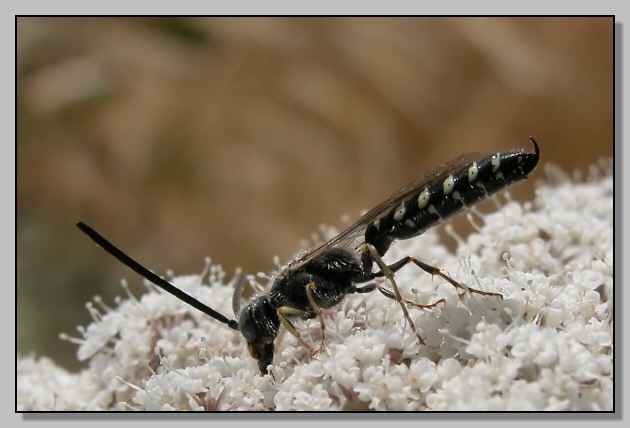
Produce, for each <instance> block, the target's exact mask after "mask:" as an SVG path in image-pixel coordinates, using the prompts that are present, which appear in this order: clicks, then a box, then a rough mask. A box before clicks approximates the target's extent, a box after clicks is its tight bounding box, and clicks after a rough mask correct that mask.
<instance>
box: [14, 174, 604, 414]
mask: <svg viewBox="0 0 630 428" xmlns="http://www.w3.org/2000/svg"><path fill="white" fill-rule="evenodd" d="M612 214H613V213H612V177H610V176H607V177H602V178H600V179H599V180H596V181H593V182H588V183H560V184H556V185H546V186H542V187H539V189H538V191H537V199H536V201H535V202H534V203H533V204H529V205H526V206H523V205H519V204H517V203H513V202H510V203H507V204H506V205H504V206H503V207H502V208H501V209H500V210H497V211H496V212H493V213H491V214H488V215H486V216H485V224H484V225H483V226H478V230H477V232H475V233H473V234H472V235H470V236H469V237H468V238H467V239H466V240H463V239H462V238H460V237H458V236H457V235H456V234H455V232H453V231H449V233H451V234H452V235H453V236H455V237H456V238H457V240H458V241H460V245H459V247H458V252H457V254H459V255H453V254H451V253H450V252H449V251H448V250H447V249H446V248H445V247H444V246H443V245H441V244H440V242H439V240H438V234H437V233H436V232H435V231H434V230H433V231H429V232H426V233H425V234H423V235H422V236H420V237H417V238H414V239H411V240H407V241H401V242H397V243H396V245H394V246H392V248H391V249H390V251H388V253H387V254H386V257H385V260H386V261H387V262H388V263H392V262H395V261H397V260H400V259H401V258H403V257H406V256H408V255H413V256H414V257H417V258H419V259H421V260H423V261H425V262H426V263H429V264H432V265H435V266H439V267H440V268H442V269H443V271H444V272H445V273H447V274H448V275H449V276H451V277H452V278H454V279H456V280H457V281H459V282H461V283H462V284H464V287H474V288H477V289H482V290H485V291H488V292H495V293H500V294H501V295H502V296H503V297H504V298H503V299H500V298H499V297H496V296H480V295H478V294H474V295H470V294H468V293H462V291H463V290H457V289H455V288H454V287H453V286H452V285H450V284H448V283H447V282H446V281H444V280H443V279H442V278H440V277H437V276H435V277H431V275H429V274H427V273H425V272H424V271H422V270H420V269H418V268H417V267H416V266H414V265H411V264H410V265H408V266H405V267H404V268H402V269H400V270H399V271H398V272H397V273H396V275H395V280H396V283H397V284H398V287H399V288H400V291H401V294H402V295H403V297H404V298H405V299H407V300H410V301H414V302H416V303H418V304H425V305H426V304H431V303H434V302H437V301H438V300H440V299H444V301H443V303H441V304H439V305H437V306H436V307H435V308H432V309H430V310H419V309H414V308H409V314H410V318H411V320H412V321H413V323H414V325H415V326H416V328H417V330H418V333H419V334H420V336H421V337H422V342H424V343H420V341H419V340H418V338H417V336H416V333H415V332H414V331H412V329H411V326H410V325H409V323H408V321H407V320H406V319H405V318H404V317H403V314H402V310H401V307H400V305H399V304H398V303H397V302H395V301H393V300H392V299H388V298H387V297H385V296H383V295H382V294H381V293H379V292H378V291H375V292H372V293H369V294H355V295H350V296H348V297H347V298H346V299H345V301H344V302H343V303H342V304H340V305H339V306H338V307H337V308H334V309H331V310H326V311H324V321H325V326H326V329H325V334H324V349H323V350H322V351H321V352H319V353H318V355H316V356H313V357H311V356H309V351H308V350H307V349H306V348H305V347H304V346H303V345H301V344H300V343H299V342H298V340H297V339H296V337H294V336H293V335H292V334H290V333H289V332H287V331H286V330H284V329H283V330H281V334H280V336H279V337H278V338H277V339H276V342H275V345H276V349H275V357H274V364H273V366H272V367H271V372H270V373H265V374H263V375H261V374H260V372H259V370H258V366H257V362H256V361H255V360H254V359H252V357H251V356H250V355H249V352H248V350H247V346H246V343H245V340H244V339H243V337H242V336H241V335H240V333H239V332H238V331H234V330H232V329H230V328H229V327H227V326H226V325H224V324H222V323H220V322H218V321H216V320H214V319H212V318H210V317H208V316H206V315H204V314H202V313H200V312H199V311H197V310H195V309H194V308H191V307H189V306H188V305H186V304H184V303H183V302H181V301H179V300H178V299H176V298H174V297H173V296H171V295H169V294H167V293H165V292H163V291H160V290H158V289H156V287H154V286H148V292H147V293H146V294H145V295H143V296H141V297H140V298H135V297H133V296H129V298H128V299H125V300H121V301H120V302H119V304H118V305H117V307H115V308H108V307H106V306H105V305H103V304H102V302H100V300H98V299H95V302H94V303H90V304H89V305H88V310H89V311H90V313H91V315H92V318H93V322H92V323H91V324H90V325H89V326H87V327H86V328H85V329H80V335H81V337H78V338H69V337H67V336H65V337H66V338H67V339H68V340H70V341H72V342H74V343H76V344H78V352H77V355H78V358H79V359H80V360H85V361H87V362H88V367H87V368H86V369H84V370H82V371H80V372H78V373H68V372H67V371H66V370H64V369H62V368H60V367H57V366H56V365H55V364H54V363H53V362H52V361H50V360H49V359H47V358H39V359H35V358H34V357H21V356H19V358H18V365H17V397H16V401H17V408H18V410H367V409H373V410H442V411H449V410H581V411H588V410H611V409H612V407H613V399H612V397H613V395H614V394H613V386H614V384H613V376H614V374H613V362H612V355H613V349H612V343H613V342H612V337H613V324H612V310H613V306H614V302H613V300H612V299H613V295H614V294H613V289H614V281H613V271H614V269H613V263H614V253H613V251H614V250H613V238H614V234H613V228H612V218H613V215H612ZM331 233H332V232H330V230H324V235H326V236H329V235H330V234H331ZM208 271H209V274H208V275H190V276H182V277H175V278H173V279H171V281H172V282H173V283H174V285H176V286H177V287H179V288H181V289H183V290H185V291H186V292H187V293H189V294H191V295H193V296H195V297H196V298H197V299H199V300H200V301H202V302H208V303H211V306H212V307H213V309H215V310H217V311H218V312H220V313H223V314H225V315H228V314H230V313H231V312H232V305H231V299H232V294H233V288H234V282H233V281H227V284H226V275H225V273H224V272H223V271H222V270H221V268H220V267H218V266H211V267H210V268H209V269H208ZM377 281H378V280H377ZM379 285H383V286H385V287H388V288H391V286H390V284H387V283H385V282H384V281H381V282H379ZM460 293H461V294H462V295H461V296H460V295H459V294H460ZM296 328H297V329H298V331H299V332H300V334H301V336H302V338H303V339H304V340H305V341H306V342H307V343H309V344H310V345H311V348H312V349H314V350H317V349H319V346H320V342H321V339H322V331H321V328H320V320H319V319H318V318H315V319H313V320H310V321H308V322H297V323H296Z"/></svg>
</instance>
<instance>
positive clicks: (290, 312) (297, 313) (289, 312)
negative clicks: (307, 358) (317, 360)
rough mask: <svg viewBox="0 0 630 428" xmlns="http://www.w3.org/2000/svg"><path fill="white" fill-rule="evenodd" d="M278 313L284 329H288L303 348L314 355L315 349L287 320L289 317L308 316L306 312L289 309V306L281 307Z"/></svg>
mask: <svg viewBox="0 0 630 428" xmlns="http://www.w3.org/2000/svg"><path fill="white" fill-rule="evenodd" d="M277 312H278V317H279V318H280V322H281V323H282V325H283V326H284V328H286V329H287V331H288V332H289V333H291V334H292V335H293V336H295V338H296V339H297V340H298V342H300V344H301V345H302V346H304V347H305V348H306V349H308V352H309V354H310V355H314V352H313V348H311V346H310V345H309V344H308V343H306V342H305V341H304V339H302V336H301V335H300V332H299V331H297V329H296V328H295V327H294V326H293V324H291V322H290V321H289V320H288V318H287V316H290V315H295V316H299V317H301V316H303V315H306V312H304V311H301V310H299V309H296V308H292V307H289V306H281V307H279V308H278V310H277Z"/></svg>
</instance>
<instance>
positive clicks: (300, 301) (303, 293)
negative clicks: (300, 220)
mask: <svg viewBox="0 0 630 428" xmlns="http://www.w3.org/2000/svg"><path fill="white" fill-rule="evenodd" d="M530 140H531V142H532V144H533V145H534V151H533V152H526V151H523V150H516V151H511V152H503V153H494V154H492V155H485V156H484V155H479V154H471V155H464V156H461V157H459V158H458V159H456V160H454V161H452V162H450V163H448V164H445V165H443V166H442V167H441V168H439V169H437V170H436V171H435V172H433V173H432V174H429V176H428V177H425V178H423V179H420V180H417V181H414V182H412V183H410V184H408V185H407V186H405V187H403V188H402V189H401V190H399V191H398V192H397V193H395V194H393V195H392V196H391V197H390V198H389V199H388V200H386V201H385V202H383V203H381V204H379V205H378V206H376V207H375V208H373V209H372V210H370V211H369V212H368V213H366V214H365V215H364V216H362V217H361V218H360V219H359V220H358V221H356V222H355V223H354V224H353V225H351V226H350V227H348V228H347V229H346V230H344V231H343V232H341V233H340V234H339V235H337V236H336V237H334V238H333V239H331V240H330V241H328V242H325V243H323V244H321V245H319V246H318V247H316V248H314V249H312V250H310V251H308V252H306V253H305V254H303V255H301V256H299V257H297V258H296V259H294V260H293V261H291V262H289V263H288V264H287V265H285V266H284V267H283V268H281V269H280V271H279V272H277V274H276V275H275V276H273V277H272V279H271V280H270V284H269V287H268V292H266V293H263V294H261V295H258V296H255V297H254V298H253V299H251V300H250V301H249V303H248V304H247V305H245V306H244V307H243V308H242V310H240V313H237V312H238V311H237V310H235V315H236V317H237V318H236V319H229V318H228V317H226V316H225V315H223V314H220V313H218V312H217V311H215V310H214V309H212V308H210V307H209V306H207V305H205V304H204V303H202V302H200V301H198V300H197V299H195V298H194V297H192V296H190V295H188V294H187V293H185V292H183V291H182V290H180V289H178V288H176V287H175V286H174V285H172V284H171V283H169V282H168V281H166V280H165V279H163V278H161V277H159V276H158V275H156V274H154V273H153V272H151V271H149V270H148V269H147V268H145V267H144V266H142V265H140V264H139V263H138V262H136V261H135V260H133V259H132V258H131V257H129V256H128V255H126V254H125V253H124V252H123V251H121V250H119V249H118V248H117V247H115V246H114V245H113V244H112V243H110V242H109V241H108V240H107V239H105V238H104V237H103V236H101V235H100V234H99V233H98V232H96V231H95V230H94V229H92V228H91V227H89V226H87V225H86V224H85V223H83V222H78V223H77V227H78V228H79V229H80V230H81V231H83V232H84V233H85V234H86V235H88V236H89V237H90V238H91V239H92V240H93V241H94V242H95V243H96V244H98V245H100V246H101V247H102V248H103V249H104V250H105V251H107V252H108V253H110V254H111V255H112V256H114V257H115V258H117V259H118V260H119V261H120V262H122V263H123V264H125V265H126V266H128V267H129V268H131V269H132V270H134V271H135V272H137V273H138V274H140V275H141V276H143V277H144V278H146V279H148V280H149V281H151V282H152V283H154V284H155V285H157V286H158V287H161V288H162V289H164V290H165V291H167V292H169V293H171V294H172V295H174V296H175V297H177V298H179V299H181V300H183V301H184V302H186V303H188V304H190V305H191V306H193V307H194V308H196V309H198V310H200V311H202V312H203V313H205V314H207V315H209V316H210V317H212V318H214V319H216V320H217V321H220V322H222V323H224V324H226V325H227V326H228V327H230V328H232V329H234V330H237V331H240V333H241V334H242V335H243V337H244V338H245V340H246V341H247V344H248V348H249V352H250V354H251V356H252V357H253V358H255V359H256V360H257V362H258V367H259V369H260V372H261V373H265V372H266V371H267V368H268V367H269V365H270V364H272V361H273V355H274V341H275V339H276V336H277V335H278V332H279V329H280V326H281V325H282V326H284V327H285V328H286V330H287V331H288V332H289V333H291V334H292V335H294V336H295V337H296V338H297V339H298V341H299V342H300V343H301V344H302V345H304V346H305V347H306V348H307V349H308V350H309V351H310V352H311V355H314V354H316V353H317V352H319V351H321V350H322V349H323V346H324V320H323V317H322V310H324V309H329V308H332V307H334V306H335V305H337V304H338V303H340V302H341V301H342V300H343V299H344V298H345V297H346V296H347V295H348V294H351V293H369V292H372V291H374V290H378V291H379V292H380V293H381V294H383V295H384V296H385V297H387V298H390V299H393V300H395V301H396V302H398V303H399V304H400V307H401V308H402V311H403V315H404V317H405V319H406V321H407V322H408V323H409V325H410V326H411V327H412V329H413V330H414V332H415V334H416V336H417V337H418V340H419V342H420V343H422V344H423V343H424V341H423V339H422V337H421V336H420V334H418V332H417V330H416V327H415V325H414V323H413V322H412V320H411V318H410V316H409V313H408V310H407V306H409V305H411V306H412V307H416V308H422V309H425V308H432V307H434V306H436V305H437V304H439V303H441V302H443V300H442V299H441V300H440V301H437V302H435V303H432V304H429V305H418V304H415V303H413V302H410V301H407V300H405V299H403V298H402V297H401V294H400V291H399V289H398V286H397V284H396V281H395V278H394V273H395V272H396V271H398V270H399V269H400V268H402V267H403V266H405V265H407V264H414V265H416V266H418V267H419V268H421V269H422V270H424V271H425V272H427V273H429V274H431V275H438V276H440V277H441V278H443V279H444V280H446V281H448V282H449V283H450V284H452V285H453V286H454V287H456V288H459V289H462V290H464V291H465V292H469V293H477V294H480V295H484V296H496V297H499V298H502V297H503V296H502V295H501V294H499V293H490V292H485V291H481V290H477V289H474V288H470V287H465V286H464V285H462V284H460V283H459V282H457V281H455V280H454V279H452V278H450V277H449V276H448V275H446V274H444V273H443V272H442V271H441V270H440V269H439V268H437V267H435V266H431V265H428V264H426V263H424V262H422V261H420V260H418V259H416V258H415V257H411V256H407V257H404V258H402V259H401V260H399V261H397V262H395V263H392V264H390V265H387V264H386V263H385V262H384V261H383V259H382V257H383V256H384V255H385V253H386V252H387V251H388V249H389V247H390V246H391V244H392V243H393V242H394V241H396V240H403V239H410V238H413V237H416V236H418V235H420V234H422V233H423V232H425V231H426V230H427V229H429V228H431V227H433V226H436V225H438V224H440V223H442V222H443V221H445V220H446V219H447V218H449V217H451V216H453V215H454V214H457V213H460V212H462V211H464V210H465V209H466V208H468V207H471V206H472V205H474V204H476V203H477V202H479V201H481V200H483V199H485V198H487V197H488V196H490V195H492V194H494V193H496V192H498V191H500V190H503V189H505V188H506V187H507V186H509V185H510V184H512V183H515V182H517V181H520V180H523V179H525V178H526V177H527V175H528V174H529V173H530V172H531V171H532V170H533V169H534V168H535V167H536V165H537V164H538V160H539V154H540V153H539V148H538V144H537V143H536V141H535V140H534V139H533V138H531V137H530ZM374 265H376V269H374V268H375V266H374ZM382 277H385V278H386V279H387V282H389V283H390V284H391V289H390V288H386V287H385V286H383V285H378V284H377V282H376V281H375V279H376V278H382ZM235 299H236V296H235ZM234 307H235V308H237V307H238V305H236V304H235V305H234ZM316 317H317V318H319V320H320V324H321V330H322V339H321V345H320V347H319V349H318V350H317V351H315V352H313V350H312V349H311V347H310V346H309V345H308V344H307V343H306V342H305V341H304V340H303V339H302V337H301V336H300V333H299V332H298V330H297V329H296V328H295V326H294V324H293V323H294V322H295V319H298V318H301V319H303V320H308V319H313V318H316Z"/></svg>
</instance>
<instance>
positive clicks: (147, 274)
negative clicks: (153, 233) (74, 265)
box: [77, 221, 239, 330]
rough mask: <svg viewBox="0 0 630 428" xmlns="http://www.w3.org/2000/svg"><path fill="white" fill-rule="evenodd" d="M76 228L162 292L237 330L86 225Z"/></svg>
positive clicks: (234, 321)
mask: <svg viewBox="0 0 630 428" xmlns="http://www.w3.org/2000/svg"><path fill="white" fill-rule="evenodd" d="M77 227H78V228H79V229H81V232H83V233H85V234H86V235H87V236H89V237H90V239H92V241H94V242H96V244H97V245H99V246H101V247H102V248H103V249H104V250H105V251H107V252H108V253H109V254H111V255H112V256H114V257H116V258H117V259H118V260H119V261H120V262H121V263H122V264H124V265H125V266H127V267H129V268H130V269H131V270H133V271H134V272H136V273H138V274H139V275H140V276H142V277H144V278H146V279H148V280H149V281H151V282H152V283H154V284H155V285H157V286H158V287H160V288H161V289H162V290H164V291H166V292H168V293H171V294H172V295H173V296H175V297H177V298H178V299H180V300H183V301H184V302H186V303H188V304H189V305H190V306H192V307H193V308H195V309H199V310H200V311H201V312H203V313H204V314H206V315H209V316H211V317H212V318H214V319H216V320H217V321H221V322H222V323H223V324H227V326H228V327H230V328H231V329H234V330H238V329H239V328H238V321H236V320H231V319H228V318H227V317H226V316H224V315H221V314H220V313H218V312H217V311H215V310H214V309H212V308H210V307H209V306H206V305H204V304H203V303H201V302H200V301H199V300H197V299H195V298H194V297H192V296H191V295H189V294H186V293H185V292H183V291H182V290H180V289H179V288H177V287H175V286H174V285H173V284H171V283H170V282H168V281H167V280H165V279H164V278H161V277H159V276H157V275H156V274H154V273H153V272H151V271H150V270H149V269H147V268H145V267H144V266H142V265H141V264H140V263H138V262H137V261H135V260H134V259H132V258H131V257H129V256H128V255H127V254H125V253H124V252H122V251H121V250H119V249H118V248H117V247H116V246H115V245H114V244H112V243H111V242H109V241H108V240H107V239H105V238H104V237H103V236H101V235H100V234H99V233H98V232H97V231H95V230H94V229H92V228H91V227H90V226H88V225H87V224H85V223H83V222H82V221H80V222H78V223H77Z"/></svg>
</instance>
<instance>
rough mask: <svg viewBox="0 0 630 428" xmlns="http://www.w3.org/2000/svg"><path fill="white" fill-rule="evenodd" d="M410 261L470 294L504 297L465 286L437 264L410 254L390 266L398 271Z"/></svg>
mask: <svg viewBox="0 0 630 428" xmlns="http://www.w3.org/2000/svg"><path fill="white" fill-rule="evenodd" d="M408 263H414V264H415V265H416V266H418V267H419V268H420V269H422V270H423V271H425V272H427V273H430V274H431V275H437V276H439V277H441V278H443V279H445V280H446V281H448V282H449V283H450V284H451V285H452V286H453V287H455V288H461V289H462V290H464V291H467V292H469V293H470V294H474V293H476V294H480V295H482V296H494V297H500V298H501V299H503V295H502V294H500V293H491V292H488V291H482V290H477V289H476V288H472V287H468V286H464V285H462V284H461V283H460V282H457V281H455V280H454V279H453V278H451V277H450V276H448V275H446V274H445V273H443V272H442V271H441V270H440V269H439V268H437V267H435V266H431V265H428V264H426V263H424V262H421V261H420V260H418V259H416V258H414V257H411V256H408V257H405V258H404V259H401V260H398V261H397V262H396V263H394V264H392V265H390V266H389V268H390V269H391V270H392V271H394V272H396V271H398V270H399V269H400V268H402V267H403V266H405V265H406V264H408Z"/></svg>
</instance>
